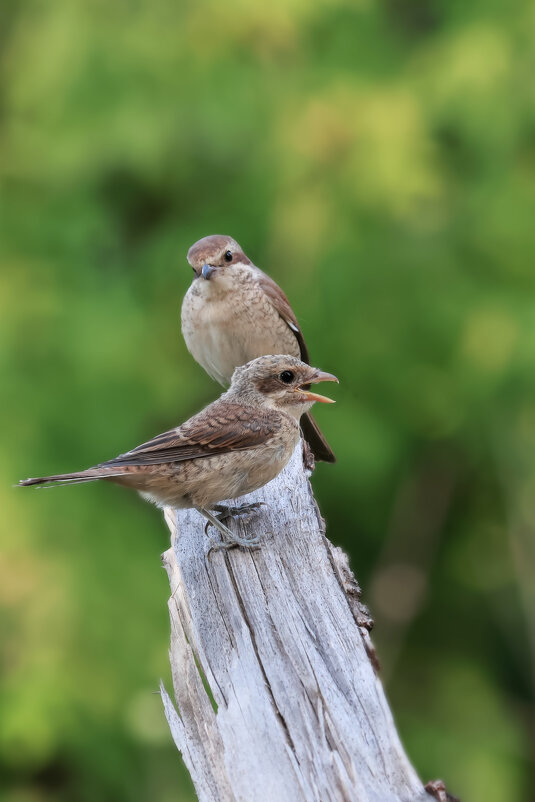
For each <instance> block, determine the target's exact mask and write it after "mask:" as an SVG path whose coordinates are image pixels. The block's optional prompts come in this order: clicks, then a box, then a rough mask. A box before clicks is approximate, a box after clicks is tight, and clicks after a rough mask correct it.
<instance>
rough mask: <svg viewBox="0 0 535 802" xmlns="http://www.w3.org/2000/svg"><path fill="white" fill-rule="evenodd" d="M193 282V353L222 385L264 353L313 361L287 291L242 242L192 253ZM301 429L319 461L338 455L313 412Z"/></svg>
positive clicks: (226, 241)
mask: <svg viewBox="0 0 535 802" xmlns="http://www.w3.org/2000/svg"><path fill="white" fill-rule="evenodd" d="M188 262H189V263H190V265H191V266H192V268H193V273H194V276H193V282H192V284H191V287H190V288H189V290H188V291H187V293H186V295H185V297H184V302H183V304H182V333H183V335H184V339H185V341H186V345H187V347H188V350H189V351H190V353H191V354H192V356H193V357H194V359H196V360H197V362H198V363H199V364H200V365H202V367H203V368H204V369H205V371H206V372H207V373H208V374H209V375H210V376H211V377H212V378H213V379H215V380H216V381H218V382H219V383H220V384H222V385H224V386H225V385H227V384H228V383H229V382H230V379H231V376H232V373H233V371H234V368H236V367H238V366H239V365H244V364H245V363H246V362H249V360H251V359H255V358H256V357H259V356H262V355H264V354H291V355H292V356H296V357H299V359H301V360H302V361H303V362H307V363H308V362H309V357H308V350H307V347H306V344H305V341H304V339H303V335H302V333H301V329H300V328H299V324H298V322H297V318H296V317H295V315H294V313H293V311H292V307H291V306H290V303H289V301H288V299H287V297H286V295H285V294H284V293H283V291H282V290H281V288H280V287H279V286H278V284H276V283H275V282H274V281H273V279H271V278H270V277H269V276H267V275H266V274H265V273H263V272H262V270H260V269H259V268H258V267H255V265H254V264H253V263H252V262H251V260H250V259H249V258H248V257H247V256H246V255H245V253H244V252H243V251H242V249H241V247H240V246H239V245H238V243H237V242H236V240H233V239H232V237H226V236H223V235H220V234H214V235H213V236H211V237H204V238H203V239H201V240H199V241H198V242H196V243H195V244H194V245H192V246H191V248H190V249H189V251H188ZM301 428H302V430H303V434H304V437H305V440H306V441H307V442H308V444H309V445H310V447H311V449H312V452H313V454H314V456H315V458H316V459H317V460H322V461H324V462H334V461H335V456H334V454H333V452H332V451H331V448H330V446H329V445H328V443H327V441H326V440H325V438H324V436H323V435H322V433H321V431H320V429H319V427H318V425H317V423H316V421H315V420H314V418H313V417H312V415H310V414H309V413H306V414H305V415H303V418H302V420H301Z"/></svg>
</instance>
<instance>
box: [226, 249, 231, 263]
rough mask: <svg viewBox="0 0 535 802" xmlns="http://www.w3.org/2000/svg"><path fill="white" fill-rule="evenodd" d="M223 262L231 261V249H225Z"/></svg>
mask: <svg viewBox="0 0 535 802" xmlns="http://www.w3.org/2000/svg"><path fill="white" fill-rule="evenodd" d="M225 262H232V251H227V252H226V254H225Z"/></svg>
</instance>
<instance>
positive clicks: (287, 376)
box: [279, 370, 294, 384]
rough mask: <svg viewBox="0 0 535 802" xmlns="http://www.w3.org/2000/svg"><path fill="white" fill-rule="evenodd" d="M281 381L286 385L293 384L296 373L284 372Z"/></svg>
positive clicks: (280, 377)
mask: <svg viewBox="0 0 535 802" xmlns="http://www.w3.org/2000/svg"><path fill="white" fill-rule="evenodd" d="M279 379H280V380H281V382H284V384H291V383H292V382H293V380H294V373H293V372H292V371H291V370H283V371H282V373H280V374H279Z"/></svg>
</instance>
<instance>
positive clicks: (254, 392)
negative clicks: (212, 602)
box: [19, 354, 338, 548]
mask: <svg viewBox="0 0 535 802" xmlns="http://www.w3.org/2000/svg"><path fill="white" fill-rule="evenodd" d="M323 381H331V382H332V381H335V382H337V381H338V379H337V378H336V377H335V376H333V375H332V374H331V373H325V372H323V371H321V370H319V369H317V368H313V367H311V366H310V365H308V364H306V363H305V362H303V361H301V360H300V359H297V358H296V357H294V356H291V355H284V354H282V355H281V354H277V355H270V356H262V357H259V358H257V359H253V360H252V361H249V362H247V363H246V364H245V365H242V366H240V367H238V368H236V370H235V371H234V373H233V376H232V381H231V384H230V388H229V389H228V390H227V391H226V392H224V393H223V394H222V395H221V396H220V397H219V398H218V399H217V400H216V401H214V402H212V403H211V404H209V405H208V406H207V407H205V408H204V409H203V410H201V412H198V413H197V414H196V415H194V416H193V417H192V418H190V419H189V420H187V421H186V422H185V423H183V424H182V425H181V426H178V427H176V428H175V429H171V430H169V431H167V432H164V433H163V434H159V435H157V436H156V437H154V438H153V439H152V440H149V441H148V442H146V443H143V444H142V445H139V446H137V447H136V448H134V449H132V450H131V451H127V452H126V453H125V454H120V455H119V456H118V457H115V458H114V459H110V460H108V461H107V462H102V463H100V464H99V465H96V466H94V467H92V468H88V469H87V470H83V471H76V472H75V473H64V474H56V475H53V476H42V477H39V478H35V479H23V480H21V481H20V482H19V485H20V486H23V487H28V486H31V485H53V484H58V483H59V484H77V483H80V482H92V481H96V480H103V481H109V482H114V483H116V484H119V485H124V486H126V487H130V488H133V489H135V490H137V491H138V492H139V493H140V495H141V496H142V497H143V498H144V499H145V500H147V501H150V502H152V503H154V504H156V506H158V507H164V506H171V507H174V508H178V509H185V508H192V507H193V508H195V509H197V510H198V511H199V513H201V515H202V516H204V518H206V520H207V521H208V524H206V527H208V526H209V525H210V524H211V525H212V526H214V527H216V528H217V529H218V530H219V532H220V534H221V536H222V539H221V540H220V541H219V543H218V544H216V545H215V546H214V548H228V547H230V546H234V545H238V546H246V547H256V546H257V545H258V543H259V541H260V538H259V536H256V535H255V536H253V537H248V538H242V537H240V536H239V535H237V534H236V533H234V532H232V530H230V529H229V528H228V527H227V526H226V525H225V523H224V521H225V520H226V519H228V518H231V517H233V516H234V515H240V514H244V513H249V512H252V510H253V509H254V508H255V507H257V506H258V505H244V506H242V507H227V506H224V505H221V504H220V502H221V501H223V500H227V499H235V498H237V497H238V496H242V495H245V494H246V493H251V492H252V491H253V490H257V489H258V488H259V487H262V486H263V485H264V484H266V483H267V482H269V481H271V479H274V478H275V476H277V474H278V473H279V472H280V471H281V470H282V469H283V468H284V466H285V465H286V463H287V462H288V460H289V459H290V456H291V455H292V453H293V450H294V448H295V446H296V445H297V443H298V441H299V438H300V429H299V419H300V418H301V416H302V415H303V414H304V413H306V412H307V411H308V410H309V409H310V407H311V406H312V405H313V404H314V403H315V402H316V401H319V402H325V403H334V402H333V401H332V399H330V398H327V397H325V396H322V395H318V394H317V393H313V392H311V391H310V389H309V388H310V385H312V384H316V383H317V382H323Z"/></svg>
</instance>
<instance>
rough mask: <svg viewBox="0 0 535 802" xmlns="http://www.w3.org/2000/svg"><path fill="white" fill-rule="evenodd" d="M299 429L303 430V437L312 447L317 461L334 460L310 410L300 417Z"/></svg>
mask: <svg viewBox="0 0 535 802" xmlns="http://www.w3.org/2000/svg"><path fill="white" fill-rule="evenodd" d="M301 430H302V432H303V437H304V438H305V440H306V441H307V443H308V444H309V446H310V448H311V449H312V453H313V454H314V458H315V459H316V460H317V461H318V462H336V457H335V456H334V454H333V452H332V450H331V447H330V446H329V444H328V442H327V440H326V439H325V437H324V436H323V435H322V433H321V431H320V428H319V426H318V424H317V423H316V421H315V420H314V418H313V417H312V415H311V414H310V412H307V413H306V414H305V415H303V417H302V418H301Z"/></svg>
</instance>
